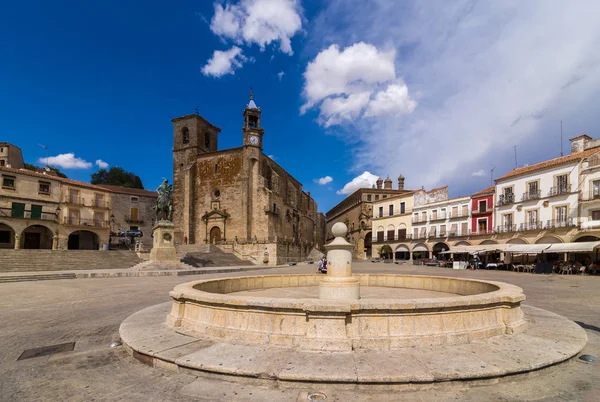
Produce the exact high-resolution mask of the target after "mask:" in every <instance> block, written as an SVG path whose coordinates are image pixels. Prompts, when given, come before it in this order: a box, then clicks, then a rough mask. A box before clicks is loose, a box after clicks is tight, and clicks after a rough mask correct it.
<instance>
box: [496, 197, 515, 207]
mask: <svg viewBox="0 0 600 402" xmlns="http://www.w3.org/2000/svg"><path fill="white" fill-rule="evenodd" d="M514 202H515V196H514V194H500V195H499V196H498V202H496V205H497V206H499V207H500V206H502V205H508V204H512V203H514Z"/></svg>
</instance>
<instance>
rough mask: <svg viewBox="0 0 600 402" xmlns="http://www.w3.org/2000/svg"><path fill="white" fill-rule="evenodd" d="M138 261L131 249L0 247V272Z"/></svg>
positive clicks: (101, 266) (104, 266) (102, 266)
mask: <svg viewBox="0 0 600 402" xmlns="http://www.w3.org/2000/svg"><path fill="white" fill-rule="evenodd" d="M139 262H141V260H140V258H139V257H138V256H137V254H136V253H134V252H132V251H121V250H111V251H97V250H0V273H3V272H32V271H70V270H90V269H125V268H130V267H132V266H134V265H136V264H138V263H139Z"/></svg>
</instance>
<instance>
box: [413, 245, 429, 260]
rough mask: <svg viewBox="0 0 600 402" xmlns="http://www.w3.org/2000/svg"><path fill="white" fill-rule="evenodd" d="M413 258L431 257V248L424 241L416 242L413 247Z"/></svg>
mask: <svg viewBox="0 0 600 402" xmlns="http://www.w3.org/2000/svg"><path fill="white" fill-rule="evenodd" d="M412 253H413V260H420V259H422V258H429V249H428V248H427V246H426V245H425V244H423V243H419V244H415V246H414V247H413V249H412Z"/></svg>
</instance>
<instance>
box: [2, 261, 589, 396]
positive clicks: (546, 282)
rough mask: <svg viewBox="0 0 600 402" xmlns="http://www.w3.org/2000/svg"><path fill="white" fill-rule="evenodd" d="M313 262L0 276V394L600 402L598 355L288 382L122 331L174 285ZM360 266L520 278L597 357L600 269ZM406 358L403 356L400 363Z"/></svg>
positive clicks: (358, 267) (361, 266) (363, 267)
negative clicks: (174, 361) (235, 373)
mask: <svg viewBox="0 0 600 402" xmlns="http://www.w3.org/2000/svg"><path fill="white" fill-rule="evenodd" d="M314 269H315V268H314V266H313V265H298V266H294V267H286V268H278V269H269V270H264V271H252V272H241V273H231V274H214V275H202V276H189V277H143V278H111V279H77V280H56V281H40V282H19V283H6V284H0V401H189V400H199V401H216V400H224V401H264V400H269V401H306V400H307V394H308V393H309V392H313V391H319V392H323V393H325V394H327V396H328V397H327V401H397V400H405V401H433V400H435V401H454V400H461V401H526V400H542V401H600V397H598V395H600V381H599V380H600V363H595V364H586V363H582V362H579V361H578V360H577V359H574V360H571V361H570V362H568V363H565V364H562V365H558V366H555V367H552V368H549V369H545V370H542V371H539V372H534V373H530V374H527V375H521V376H516V377H510V378H505V379H501V380H497V379H496V380H488V381H480V382H474V383H442V384H437V385H431V386H428V387H420V388H419V389H417V388H414V387H413V386H388V387H385V386H361V387H352V386H340V385H333V384H321V385H311V384H286V383H279V384H277V383H273V382H269V381H265V382H261V381H259V380H244V379H229V378H223V377H214V376H208V375H207V376H206V377H200V378H198V377H195V376H192V375H189V374H186V373H179V374H175V373H171V372H167V371H163V370H161V369H158V368H151V367H148V366H145V365H143V364H141V363H139V362H137V361H135V360H133V359H131V358H130V357H129V356H128V355H127V353H126V352H125V351H124V350H123V348H114V349H110V348H108V345H109V343H110V342H111V341H114V340H118V337H119V335H118V329H119V325H120V323H121V321H123V320H124V319H125V318H126V317H128V316H129V315H131V314H132V313H134V312H136V311H138V310H141V309H143V308H145V307H148V306H151V305H154V304H158V303H162V302H165V301H168V300H169V297H168V292H169V290H171V289H172V288H173V287H174V286H175V285H177V284H179V283H183V282H187V281H191V280H196V279H205V278H211V277H226V276H247V275H261V274H265V275H269V274H278V273H313V272H314ZM354 271H356V272H360V273H375V272H378V273H401V274H427V275H442V276H457V277H466V278H475V279H478V278H479V279H488V280H497V281H504V282H507V283H512V284H515V285H518V286H521V287H522V288H523V289H524V291H525V294H526V296H527V300H526V303H527V304H530V305H533V306H535V307H540V308H543V309H547V310H550V311H553V312H555V313H558V314H561V315H564V316H566V317H568V318H570V319H571V320H574V321H576V322H578V323H579V324H580V325H581V326H582V327H584V328H585V329H586V333H587V335H588V338H589V341H588V345H587V346H586V348H585V349H584V351H583V353H589V354H592V355H594V356H597V357H600V314H599V310H600V277H598V276H596V277H590V276H559V275H552V276H542V275H534V274H527V273H513V272H504V271H489V272H488V271H485V270H480V271H455V270H451V269H444V268H431V267H414V266H401V265H392V264H382V263H356V264H355V265H354ZM66 342H75V349H74V350H73V351H71V352H63V353H58V354H54V355H51V356H42V357H36V358H31V359H25V360H17V359H18V358H19V356H20V355H21V353H22V352H23V351H24V350H27V349H31V348H36V347H41V346H49V345H56V344H62V343H66ZM398 363H399V364H402V362H398Z"/></svg>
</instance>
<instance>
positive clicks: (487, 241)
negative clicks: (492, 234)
mask: <svg viewBox="0 0 600 402" xmlns="http://www.w3.org/2000/svg"><path fill="white" fill-rule="evenodd" d="M479 244H498V242H497V241H496V240H484V241H482V242H481V243H479Z"/></svg>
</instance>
